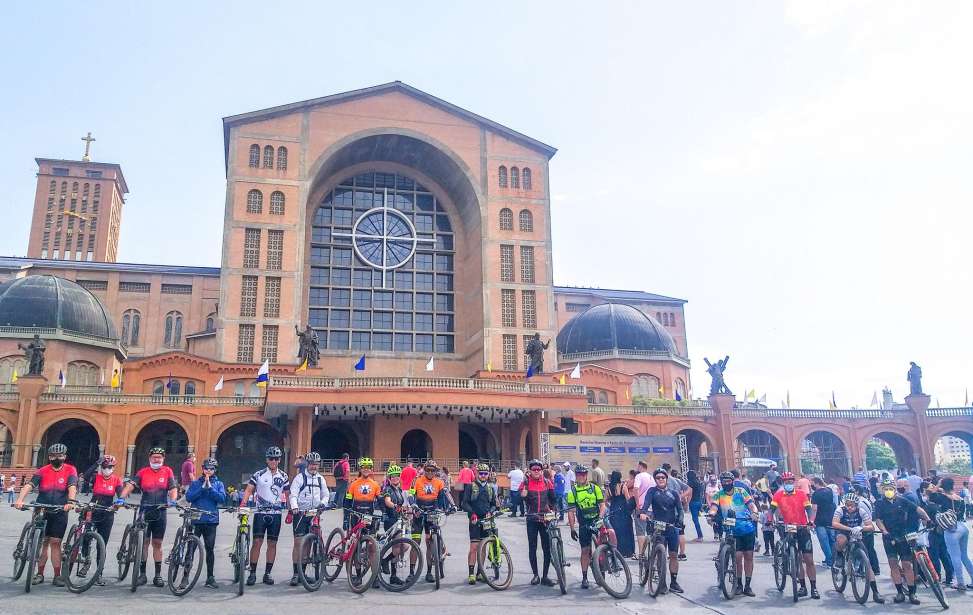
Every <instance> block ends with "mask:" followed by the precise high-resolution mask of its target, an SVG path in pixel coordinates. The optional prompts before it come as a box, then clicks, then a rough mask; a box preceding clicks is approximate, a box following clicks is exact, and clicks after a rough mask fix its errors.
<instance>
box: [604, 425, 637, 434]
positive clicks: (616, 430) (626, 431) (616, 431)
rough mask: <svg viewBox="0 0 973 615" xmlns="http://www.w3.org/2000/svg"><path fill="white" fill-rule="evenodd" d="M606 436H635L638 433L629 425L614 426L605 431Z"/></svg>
mask: <svg viewBox="0 0 973 615" xmlns="http://www.w3.org/2000/svg"><path fill="white" fill-rule="evenodd" d="M605 435H606V436H634V435H636V433H635V432H634V431H632V430H631V429H629V428H628V427H612V428H611V429H609V430H608V431H606V432H605Z"/></svg>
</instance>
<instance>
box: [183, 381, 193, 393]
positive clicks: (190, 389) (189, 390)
mask: <svg viewBox="0 0 973 615" xmlns="http://www.w3.org/2000/svg"><path fill="white" fill-rule="evenodd" d="M183 391H184V393H185V395H187V396H189V395H195V394H196V383H195V382H187V383H186V388H185V389H183Z"/></svg>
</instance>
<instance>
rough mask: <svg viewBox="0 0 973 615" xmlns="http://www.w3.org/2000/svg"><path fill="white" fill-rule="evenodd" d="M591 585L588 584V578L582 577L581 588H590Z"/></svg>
mask: <svg viewBox="0 0 973 615" xmlns="http://www.w3.org/2000/svg"><path fill="white" fill-rule="evenodd" d="M590 587H591V586H590V585H588V579H581V589H589V588H590Z"/></svg>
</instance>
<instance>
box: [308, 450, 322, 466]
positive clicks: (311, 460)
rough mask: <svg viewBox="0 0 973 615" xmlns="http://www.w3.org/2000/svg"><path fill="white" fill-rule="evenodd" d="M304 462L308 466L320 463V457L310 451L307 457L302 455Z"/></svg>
mask: <svg viewBox="0 0 973 615" xmlns="http://www.w3.org/2000/svg"><path fill="white" fill-rule="evenodd" d="M304 461H305V462H306V463H307V464H308V465H311V464H312V463H321V455H320V454H319V453H316V452H314V451H311V452H310V453H308V454H307V455H304Z"/></svg>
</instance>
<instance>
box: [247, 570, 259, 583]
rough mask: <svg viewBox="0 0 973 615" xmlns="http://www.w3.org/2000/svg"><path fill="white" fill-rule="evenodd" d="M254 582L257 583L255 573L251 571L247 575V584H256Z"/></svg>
mask: <svg viewBox="0 0 973 615" xmlns="http://www.w3.org/2000/svg"><path fill="white" fill-rule="evenodd" d="M256 584H257V573H256V572H251V573H250V574H249V575H248V576H247V585H256Z"/></svg>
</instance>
